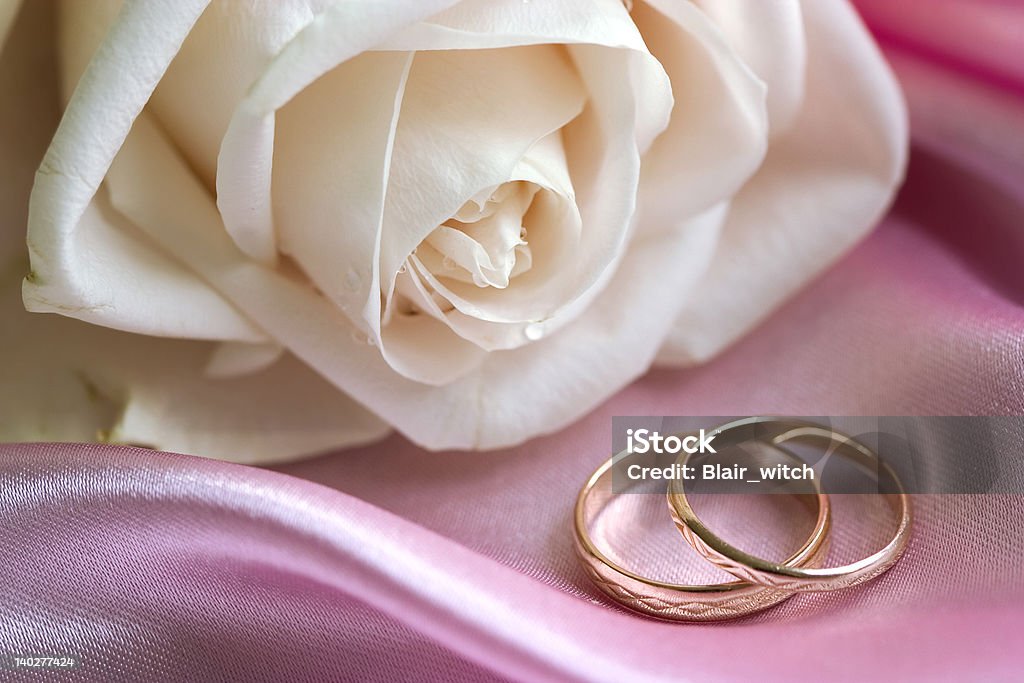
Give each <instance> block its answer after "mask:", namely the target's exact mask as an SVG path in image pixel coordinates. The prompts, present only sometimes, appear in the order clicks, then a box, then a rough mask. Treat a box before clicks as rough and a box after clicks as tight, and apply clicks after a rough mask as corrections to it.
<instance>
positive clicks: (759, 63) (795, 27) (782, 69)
mask: <svg viewBox="0 0 1024 683" xmlns="http://www.w3.org/2000/svg"><path fill="white" fill-rule="evenodd" d="M650 1H651V2H654V3H658V4H664V3H666V2H668V1H670V0H650ZM696 4H697V6H698V7H700V8H701V9H702V10H703V11H704V13H705V14H707V15H708V16H709V17H711V20H712V21H713V22H714V23H715V25H716V26H717V27H718V29H719V30H720V31H721V32H722V36H723V37H724V38H725V40H726V42H728V43H729V47H731V48H732V49H733V50H734V51H735V52H736V54H738V55H739V57H740V59H741V60H742V61H743V63H744V64H746V65H747V66H748V67H749V68H750V69H751V70H752V71H753V72H754V73H755V74H757V76H758V78H760V79H761V80H762V81H764V83H765V84H766V85H767V86H768V92H767V98H768V123H769V129H770V132H771V134H772V136H776V135H780V134H782V133H784V132H785V131H786V130H787V129H788V128H789V126H790V125H792V123H793V121H794V119H795V118H796V116H797V115H798V114H799V113H800V109H801V108H802V106H803V101H804V85H805V78H804V77H805V74H806V70H807V39H806V36H805V35H804V22H803V17H802V15H801V9H800V0H772V1H771V2H764V1H763V0H697V3H696Z"/></svg>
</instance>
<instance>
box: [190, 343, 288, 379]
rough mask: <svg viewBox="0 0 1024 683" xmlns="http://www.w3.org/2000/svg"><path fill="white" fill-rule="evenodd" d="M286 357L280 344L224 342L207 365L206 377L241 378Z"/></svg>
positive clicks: (219, 345) (218, 346)
mask: <svg viewBox="0 0 1024 683" xmlns="http://www.w3.org/2000/svg"><path fill="white" fill-rule="evenodd" d="M283 355H284V347H283V346H281V345H280V344H274V343H266V344H247V343H243V342H223V343H221V344H217V347H216V348H215V349H214V351H213V354H211V356H210V360H209V361H208V362H207V363H206V371H205V372H206V376H207V377H214V378H223V377H241V376H242V375H249V374H252V373H254V372H258V371H260V370H265V369H266V368H269V367H270V366H271V365H273V364H274V363H276V362H277V361H279V360H280V359H281V357H282V356H283Z"/></svg>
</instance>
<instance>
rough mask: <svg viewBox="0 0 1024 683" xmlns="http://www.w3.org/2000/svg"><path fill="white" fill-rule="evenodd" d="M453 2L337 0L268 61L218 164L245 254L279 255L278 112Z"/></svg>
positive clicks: (232, 226)
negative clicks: (275, 203)
mask: <svg viewBox="0 0 1024 683" xmlns="http://www.w3.org/2000/svg"><path fill="white" fill-rule="evenodd" d="M454 2H456V0H415V1H414V0H388V1H382V0H354V1H350V2H337V3H335V4H334V5H332V6H331V7H329V8H328V9H327V10H326V11H324V12H323V13H322V14H320V15H319V16H317V17H316V18H315V19H314V20H313V21H312V22H310V24H309V25H307V26H306V27H305V28H304V29H303V30H302V31H301V32H300V33H299V34H298V35H297V36H296V37H295V38H294V39H293V40H292V41H291V42H289V43H288V44H287V45H286V46H285V47H284V49H283V50H281V52H280V53H279V54H278V55H277V56H276V57H275V58H274V60H273V61H272V62H271V63H270V64H269V66H268V67H267V69H266V70H265V71H264V72H263V73H262V75H261V76H260V78H259V80H258V81H257V82H256V83H255V84H253V86H252V88H251V89H250V91H249V93H248V94H247V96H246V98H245V99H244V100H243V101H242V102H241V104H239V106H238V107H237V108H236V110H235V112H234V115H233V116H232V119H231V122H230V124H229V125H228V129H227V132H226V133H225V134H224V138H223V140H222V142H221V146H220V153H219V156H218V161H217V205H218V207H219V208H220V211H221V215H223V216H224V224H225V227H226V229H227V231H228V233H229V234H231V236H232V237H233V238H234V239H235V242H236V243H237V244H238V245H239V247H240V248H241V249H242V250H243V251H244V252H245V253H247V254H249V255H250V256H251V257H252V258H254V259H256V260H258V261H261V262H264V263H273V262H274V260H275V257H276V253H277V240H276V235H275V234H274V222H273V208H272V205H271V198H272V193H271V191H270V190H271V184H272V174H273V156H274V125H275V117H274V114H275V112H276V111H277V110H278V109H280V108H281V107H283V106H284V105H285V104H286V103H287V102H288V101H289V100H290V99H292V98H293V97H294V96H295V95H296V94H297V93H299V92H300V91H301V90H303V89H304V88H306V87H307V86H308V85H309V84H310V83H312V82H313V81H314V80H316V79H317V78H319V77H320V76H322V75H323V74H324V73H326V72H327V71H328V70H330V69H332V68H334V67H335V66H337V65H338V64H340V63H342V62H344V61H346V60H347V59H350V58H352V57H354V56H355V55H357V54H359V53H360V52H363V51H364V50H367V49H369V48H371V47H373V46H374V45H376V44H377V43H379V42H380V41H381V40H382V39H384V38H385V37H386V36H387V35H389V34H390V33H392V32H394V31H396V30H397V29H399V28H401V27H403V26H405V25H407V24H410V23H412V22H415V21H418V20H420V19H422V18H425V17H428V16H430V15H431V14H433V13H435V12H438V11H440V10H442V9H444V8H445V7H448V6H450V5H451V4H453V3H454Z"/></svg>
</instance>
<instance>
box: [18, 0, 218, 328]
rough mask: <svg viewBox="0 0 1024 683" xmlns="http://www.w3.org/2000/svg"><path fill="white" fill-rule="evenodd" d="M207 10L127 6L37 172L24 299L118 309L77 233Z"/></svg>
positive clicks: (196, 1) (186, 1)
mask: <svg viewBox="0 0 1024 683" xmlns="http://www.w3.org/2000/svg"><path fill="white" fill-rule="evenodd" d="M206 5H207V2H206V1H205V0H178V1H175V2H171V1H163V2H139V1H137V0H136V1H129V2H127V3H125V5H124V8H123V9H122V11H121V14H120V15H118V21H117V23H116V24H115V25H114V26H113V27H112V28H111V30H110V33H109V34H108V36H107V38H106V39H105V40H104V42H103V45H102V46H101V47H100V48H99V50H98V51H97V52H96V55H95V57H94V58H93V60H92V62H91V63H90V65H89V68H88V69H87V70H86V72H85V74H84V75H83V76H82V79H81V82H80V84H79V87H78V89H77V90H76V91H75V95H74V96H73V97H72V98H71V102H70V103H69V105H68V108H67V110H66V111H65V114H64V118H63V119H62V120H61V123H60V126H59V127H58V129H57V133H56V134H55V136H54V138H53V142H52V143H51V145H50V148H49V150H47V153H46V156H45V157H44V159H43V162H42V165H41V166H40V168H39V171H38V172H37V174H36V181H35V185H34V187H33V190H32V197H31V200H30V205H29V227H28V246H29V253H30V257H31V263H32V274H31V276H30V277H29V278H27V279H26V281H25V285H24V293H25V297H26V300H27V301H34V302H45V303H46V305H47V306H49V307H50V308H51V309H52V310H60V311H62V312H65V311H66V312H74V313H79V314H83V315H86V314H90V312H95V311H101V310H105V309H106V310H112V309H113V308H116V306H114V305H113V304H114V302H112V301H111V300H110V299H109V298H108V296H107V295H108V294H109V293H110V290H109V288H105V287H103V286H102V285H100V286H99V288H98V289H97V284H98V283H102V282H104V281H105V279H106V278H107V277H108V276H109V274H110V270H111V269H110V268H109V266H108V264H107V263H106V262H104V261H102V260H100V261H96V260H89V259H82V258H81V254H80V252H79V251H78V250H79V247H80V244H79V242H80V240H79V239H76V234H77V229H78V226H79V224H80V223H81V222H82V220H83V218H84V216H85V213H86V211H87V209H88V207H89V205H90V202H91V200H92V198H93V196H94V195H95V194H96V191H97V189H98V188H99V185H100V182H101V181H102V180H103V176H104V175H105V174H106V171H107V168H108V167H109V166H110V163H111V161H112V160H113V158H114V155H115V154H116V153H117V150H118V148H120V146H121V143H122V142H123V140H124V138H125V136H126V135H127V134H128V131H129V129H130V128H131V125H132V122H133V121H134V119H135V117H136V116H137V114H138V112H139V111H141V110H142V107H143V105H144V104H145V103H146V100H147V99H148V98H149V95H150V93H151V92H152V90H153V88H154V87H155V85H156V83H157V82H158V81H159V79H160V77H161V76H162V74H163V72H164V69H165V68H166V67H167V64H168V63H169V62H170V60H171V59H172V58H173V56H174V54H175V53H176V52H177V50H178V47H179V45H180V44H181V41H182V40H183V39H184V37H185V35H186V34H187V33H188V31H189V29H190V28H191V26H192V24H193V22H194V21H195V20H196V18H197V17H198V16H199V14H200V13H201V12H202V11H203V9H205V7H206ZM138 55H146V56H147V58H146V59H138ZM125 63H132V64H133V65H134V68H133V70H132V77H131V78H130V79H127V78H124V77H118V76H117V75H118V74H121V75H122V76H123V73H124V72H123V69H122V68H121V65H123V64H125ZM83 141H88V144H83ZM86 239H88V238H86Z"/></svg>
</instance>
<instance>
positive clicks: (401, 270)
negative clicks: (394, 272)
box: [398, 263, 409, 275]
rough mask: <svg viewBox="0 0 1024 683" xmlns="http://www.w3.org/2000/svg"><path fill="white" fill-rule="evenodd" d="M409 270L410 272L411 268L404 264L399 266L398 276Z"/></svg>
mask: <svg viewBox="0 0 1024 683" xmlns="http://www.w3.org/2000/svg"><path fill="white" fill-rule="evenodd" d="M407 270H409V268H408V266H406V265H405V264H404V263H403V264H402V265H400V266H398V274H399V275H402V274H404V273H405V272H406V271H407Z"/></svg>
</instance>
